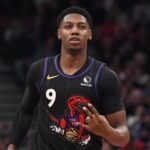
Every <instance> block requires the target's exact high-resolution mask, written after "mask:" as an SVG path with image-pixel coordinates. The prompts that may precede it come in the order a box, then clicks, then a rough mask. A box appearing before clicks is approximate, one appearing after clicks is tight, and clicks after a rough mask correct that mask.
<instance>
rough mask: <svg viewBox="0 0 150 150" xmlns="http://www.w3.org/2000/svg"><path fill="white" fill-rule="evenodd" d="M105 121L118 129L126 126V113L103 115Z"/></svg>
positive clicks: (122, 111)
mask: <svg viewBox="0 0 150 150" xmlns="http://www.w3.org/2000/svg"><path fill="white" fill-rule="evenodd" d="M105 117H106V119H107V121H108V122H109V124H110V125H111V126H112V127H118V126H120V125H126V112H125V110H121V111H118V112H115V113H111V114H108V115H105Z"/></svg>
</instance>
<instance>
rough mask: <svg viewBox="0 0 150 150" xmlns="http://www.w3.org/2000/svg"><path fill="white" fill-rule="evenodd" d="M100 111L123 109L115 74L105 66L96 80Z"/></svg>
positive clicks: (111, 112) (118, 81)
mask: <svg viewBox="0 0 150 150" xmlns="http://www.w3.org/2000/svg"><path fill="white" fill-rule="evenodd" d="M98 91H99V97H100V98H99V101H100V111H101V113H102V114H103V115H108V114H113V113H115V112H118V111H121V110H124V104H123V101H122V97H121V84H120V80H119V78H118V76H117V74H116V73H115V72H114V71H112V70H110V69H109V68H107V67H105V68H104V69H103V70H102V72H101V74H100V78H99V82H98Z"/></svg>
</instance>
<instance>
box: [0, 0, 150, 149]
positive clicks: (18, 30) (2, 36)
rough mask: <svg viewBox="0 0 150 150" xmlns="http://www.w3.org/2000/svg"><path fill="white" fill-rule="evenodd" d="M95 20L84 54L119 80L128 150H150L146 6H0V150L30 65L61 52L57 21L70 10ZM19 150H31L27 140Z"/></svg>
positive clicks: (43, 2)
mask: <svg viewBox="0 0 150 150" xmlns="http://www.w3.org/2000/svg"><path fill="white" fill-rule="evenodd" d="M74 5H79V6H82V7H84V8H86V9H87V10H88V11H89V12H90V13H91V15H92V18H93V24H94V28H93V34H94V36H93V40H92V41H91V42H90V45H89V49H88V52H89V54H90V55H91V56H93V57H95V58H97V59H99V60H101V61H104V62H106V63H107V64H108V66H110V67H111V68H112V69H114V70H115V71H116V72H117V73H118V75H119V77H120V80H121V84H122V88H121V91H122V96H123V98H124V103H125V106H126V110H127V120H128V126H129V129H130V133H131V140H130V143H129V145H128V146H127V147H125V148H117V147H112V146H111V145H109V144H108V143H107V142H106V141H104V147H103V150H150V76H149V73H150V67H149V64H150V0H124V1H123V0H122V1H121V0H79V1H77V0H61V1H59V0H13V1H10V0H0V150H6V146H7V144H8V135H9V131H10V126H11V123H12V119H13V117H14V113H15V111H16V109H17V106H18V105H19V103H20V101H21V97H22V94H23V90H24V87H25V80H26V72H27V69H28V67H29V65H30V64H31V63H32V62H33V61H35V60H37V59H40V58H43V57H45V56H52V55H55V54H57V53H59V51H60V43H59V42H58V40H57V37H56V33H57V27H56V17H57V15H58V14H59V13H60V12H61V10H63V9H64V8H66V7H68V6H74ZM33 126H34V123H33V125H32V127H31V129H30V131H29V132H28V134H27V136H26V137H25V139H24V141H23V143H22V146H21V148H20V150H27V149H28V150H30V145H31V143H30V135H31V134H32V132H33Z"/></svg>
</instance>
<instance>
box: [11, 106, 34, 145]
mask: <svg viewBox="0 0 150 150" xmlns="http://www.w3.org/2000/svg"><path fill="white" fill-rule="evenodd" d="M32 117H33V114H30V113H27V112H25V111H24V110H23V109H21V108H20V109H19V110H18V111H17V114H16V117H15V118H14V121H13V124H12V128H11V132H10V142H9V143H10V144H14V145H15V146H16V147H19V145H20V143H21V141H22V140H23V138H24V136H25V134H26V133H27V130H28V129H29V127H30V125H31V122H32Z"/></svg>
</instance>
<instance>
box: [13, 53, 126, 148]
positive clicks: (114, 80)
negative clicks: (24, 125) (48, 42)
mask: <svg viewBox="0 0 150 150" xmlns="http://www.w3.org/2000/svg"><path fill="white" fill-rule="evenodd" d="M59 57H60V56H59V55H57V56H55V57H50V58H49V57H47V58H45V59H42V60H40V61H37V62H35V63H33V64H32V65H31V67H30V69H29V71H28V77H27V88H26V92H25V94H24V97H23V101H22V104H21V106H20V108H21V109H22V111H23V112H24V113H23V116H28V115H32V113H33V110H34V109H35V107H36V105H37V104H39V105H38V109H37V110H38V112H37V122H36V134H35V136H34V140H33V143H32V147H33V149H34V150H82V149H84V150H91V149H93V150H100V147H101V146H102V145H101V137H99V136H96V135H94V134H92V133H90V132H88V131H87V130H85V129H84V128H83V127H79V126H77V125H76V122H82V123H84V122H85V118H86V114H85V113H84V111H83V110H82V107H83V106H87V104H88V103H92V104H93V105H94V106H95V107H96V109H97V111H98V112H99V113H100V114H102V115H107V114H109V113H113V112H117V111H119V110H122V109H124V107H123V103H122V100H121V96H120V82H119V80H118V77H117V75H116V74H115V73H114V72H113V71H112V70H110V69H109V68H108V67H106V66H105V64H104V63H102V62H99V61H97V60H95V59H94V58H92V57H88V59H87V61H86V64H85V65H84V66H83V67H82V68H81V69H80V70H79V71H78V72H76V73H75V74H73V75H66V74H64V73H63V71H62V70H61V68H60V66H59V63H58V62H59ZM21 130H22V129H21ZM24 130H25V129H24ZM14 134H16V133H14ZM18 137H20V135H19V133H18ZM12 138H14V137H12ZM14 139H15V138H14ZM14 139H12V143H15V142H16V141H15V140H14ZM16 144H18V143H17V142H16Z"/></svg>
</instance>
